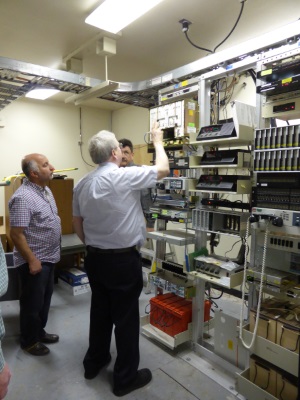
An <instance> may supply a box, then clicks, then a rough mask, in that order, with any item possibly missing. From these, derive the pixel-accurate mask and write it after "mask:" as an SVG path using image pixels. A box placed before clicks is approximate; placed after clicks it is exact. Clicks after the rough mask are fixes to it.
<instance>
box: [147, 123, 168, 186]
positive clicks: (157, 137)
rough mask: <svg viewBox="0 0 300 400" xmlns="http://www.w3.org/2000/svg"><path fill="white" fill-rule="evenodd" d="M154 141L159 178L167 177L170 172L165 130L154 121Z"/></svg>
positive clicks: (152, 132) (152, 131)
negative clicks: (164, 140) (165, 147)
mask: <svg viewBox="0 0 300 400" xmlns="http://www.w3.org/2000/svg"><path fill="white" fill-rule="evenodd" d="M151 134H152V141H153V145H154V148H155V165H156V166H157V170H158V172H157V180H160V179H162V178H165V177H166V176H168V175H169V173H170V167H169V160H168V157H167V155H166V152H165V149H164V145H163V131H162V130H161V129H160V128H159V127H158V123H157V122H154V124H153V127H152V130H151Z"/></svg>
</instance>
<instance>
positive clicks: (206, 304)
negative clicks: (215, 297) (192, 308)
mask: <svg viewBox="0 0 300 400" xmlns="http://www.w3.org/2000/svg"><path fill="white" fill-rule="evenodd" d="M210 308H211V301H210V300H205V301H204V322H206V321H209V319H210Z"/></svg>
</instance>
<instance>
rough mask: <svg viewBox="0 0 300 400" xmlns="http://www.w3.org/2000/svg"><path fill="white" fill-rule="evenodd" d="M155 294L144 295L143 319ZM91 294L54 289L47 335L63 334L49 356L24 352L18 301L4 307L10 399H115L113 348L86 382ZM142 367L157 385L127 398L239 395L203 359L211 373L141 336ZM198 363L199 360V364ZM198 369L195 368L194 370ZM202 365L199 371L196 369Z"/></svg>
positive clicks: (184, 352)
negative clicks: (84, 362)
mask: <svg viewBox="0 0 300 400" xmlns="http://www.w3.org/2000/svg"><path fill="white" fill-rule="evenodd" d="M151 297H153V293H152V294H145V293H143V294H142V296H141V299H140V310H141V315H144V310H145V307H146V305H147V304H148V303H149V300H150V298H151ZM89 302H90V293H85V294H81V295H78V296H72V295H71V294H69V293H68V292H67V291H66V290H65V288H63V287H62V286H61V285H59V284H56V285H55V292H54V295H53V299H52V306H51V311H50V315H49V322H48V325H47V331H48V332H50V333H58V334H59V335H60V341H59V343H57V344H54V345H51V347H50V346H49V347H50V349H51V352H50V354H49V355H47V356H45V357H33V356H30V355H28V354H26V353H24V352H23V351H22V350H21V349H20V347H19V344H18V332H19V329H18V313H19V304H18V301H10V302H2V303H1V308H2V314H3V318H4V323H5V326H6V336H5V339H4V340H3V351H4V354H5V358H6V360H7V362H8V364H9V366H10V368H11V371H12V379H11V383H10V387H9V393H8V395H7V397H6V398H7V400H46V399H47V400H77V399H86V400H94V399H95V400H96V399H97V400H99V399H105V400H109V399H116V397H115V396H114V395H113V394H112V368H113V365H114V360H115V357H116V351H115V344H114V343H113V344H112V349H111V350H112V351H111V353H112V362H111V363H110V365H109V366H108V367H107V368H106V369H104V370H102V371H101V372H100V374H99V376H98V377H97V378H95V379H94V380H91V381H87V380H85V379H84V377H83V366H82V359H83V356H84V354H85V351H86V347H87V340H88V325H89ZM140 348H141V362H140V368H143V367H147V368H150V369H151V371H152V374H153V380H152V382H151V383H150V384H149V385H148V386H146V387H144V388H142V389H140V390H137V391H135V392H132V393H130V394H128V395H127V396H124V399H128V400H129V399H130V400H133V399H141V398H142V399H145V400H147V399H149V400H150V399H151V400H160V399H161V400H169V399H172V400H197V399H200V400H234V399H235V398H236V397H235V395H234V394H232V393H230V392H229V391H227V390H224V387H223V386H222V385H220V384H217V383H216V382H215V380H212V379H211V378H210V377H209V376H212V375H210V374H209V373H208V372H207V371H209V369H211V371H214V372H215V373H216V369H215V368H214V367H211V365H209V364H207V363H206V361H205V360H201V362H202V363H204V364H203V368H204V370H206V373H203V372H201V368H200V370H199V368H198V363H199V360H198V358H199V357H198V356H197V355H195V354H194V353H193V352H192V351H191V349H190V348H189V347H187V346H184V345H183V346H182V347H181V348H180V349H176V350H174V351H173V350H169V349H167V348H165V347H164V346H163V345H159V344H158V343H156V342H155V341H152V340H151V339H149V338H147V337H145V336H144V335H142V334H141V340H140ZM195 360H196V361H195ZM205 363H206V364H205ZM193 364H194V365H193ZM195 365H197V367H195Z"/></svg>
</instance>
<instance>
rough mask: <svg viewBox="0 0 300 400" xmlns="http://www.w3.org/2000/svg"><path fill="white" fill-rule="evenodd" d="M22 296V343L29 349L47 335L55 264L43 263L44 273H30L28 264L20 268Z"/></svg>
mask: <svg viewBox="0 0 300 400" xmlns="http://www.w3.org/2000/svg"><path fill="white" fill-rule="evenodd" d="M18 270H19V276H20V282H21V295H20V332H21V337H20V343H21V347H22V348H25V347H29V346H32V345H33V344H35V343H36V342H38V341H39V340H40V338H41V337H42V336H43V335H44V334H45V330H44V328H45V326H46V324H47V321H48V314H49V309H50V303H51V297H52V293H53V285H54V264H52V263H42V271H41V272H39V273H38V274H36V275H31V274H30V273H29V267H28V264H23V265H20V266H19V267H18Z"/></svg>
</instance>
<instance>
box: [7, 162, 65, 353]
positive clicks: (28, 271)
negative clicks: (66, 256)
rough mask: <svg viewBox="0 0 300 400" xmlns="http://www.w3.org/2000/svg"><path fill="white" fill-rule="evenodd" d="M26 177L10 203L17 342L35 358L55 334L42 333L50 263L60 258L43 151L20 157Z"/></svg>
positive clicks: (58, 225)
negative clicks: (17, 280)
mask: <svg viewBox="0 0 300 400" xmlns="http://www.w3.org/2000/svg"><path fill="white" fill-rule="evenodd" d="M22 170H23V172H24V174H25V176H26V178H25V179H24V181H23V183H22V185H21V186H20V187H19V189H18V190H17V191H16V192H15V193H14V194H13V196H12V197H11V199H10V201H9V214H10V227H11V229H10V235H11V239H12V241H13V242H14V245H15V248H14V264H15V266H17V267H18V271H19V275H20V281H21V296H20V331H21V338H20V343H21V347H22V349H24V350H25V351H26V352H28V353H29V354H32V355H34V356H42V355H46V354H48V353H49V348H48V347H47V346H45V344H44V343H55V342H58V340H59V336H58V335H55V334H49V333H46V331H45V326H46V323H47V320H48V313H49V308H50V303H51V297H52V293H53V284H54V265H55V263H57V262H58V261H59V259H60V242H61V223H60V218H59V216H58V213H57V207H56V204H55V200H54V197H53V195H52V192H51V190H50V189H49V188H48V187H47V186H46V185H47V182H48V181H49V180H50V179H52V177H53V171H54V167H53V166H52V165H51V164H50V163H49V161H48V159H47V158H46V157H45V156H44V155H42V154H29V155H27V156H25V157H24V159H23V160H22Z"/></svg>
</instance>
